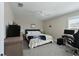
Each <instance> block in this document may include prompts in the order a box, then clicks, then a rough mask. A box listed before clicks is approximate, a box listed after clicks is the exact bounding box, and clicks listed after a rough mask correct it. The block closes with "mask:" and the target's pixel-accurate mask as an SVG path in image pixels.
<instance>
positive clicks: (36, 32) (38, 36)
mask: <svg viewBox="0 0 79 59" xmlns="http://www.w3.org/2000/svg"><path fill="white" fill-rule="evenodd" d="M25 36H26V40H27V41H28V46H29V48H34V47H37V46H40V45H43V44H46V43H49V42H53V37H52V36H50V35H47V34H43V33H41V31H40V29H26V30H25Z"/></svg>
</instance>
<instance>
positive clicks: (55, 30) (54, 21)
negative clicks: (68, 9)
mask: <svg viewBox="0 0 79 59" xmlns="http://www.w3.org/2000/svg"><path fill="white" fill-rule="evenodd" d="M74 16H79V11H76V12H72V13H69V14H65V15H63V16H60V17H56V18H51V19H50V20H46V21H44V22H43V29H44V31H45V32H46V33H48V34H51V35H52V36H53V37H54V38H55V39H57V38H59V37H61V35H62V34H63V31H64V29H66V28H68V19H69V17H74ZM49 25H52V28H49V27H48V26H49Z"/></svg>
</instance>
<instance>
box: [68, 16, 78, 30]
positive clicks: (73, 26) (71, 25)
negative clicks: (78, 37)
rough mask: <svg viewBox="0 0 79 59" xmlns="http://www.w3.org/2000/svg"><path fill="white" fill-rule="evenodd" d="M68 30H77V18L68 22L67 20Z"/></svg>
mask: <svg viewBox="0 0 79 59" xmlns="http://www.w3.org/2000/svg"><path fill="white" fill-rule="evenodd" d="M68 28H69V29H79V16H77V17H73V18H69V20H68Z"/></svg>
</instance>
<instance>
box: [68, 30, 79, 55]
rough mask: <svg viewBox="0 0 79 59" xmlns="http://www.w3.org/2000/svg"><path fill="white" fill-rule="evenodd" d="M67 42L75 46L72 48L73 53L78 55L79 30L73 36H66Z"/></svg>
mask: <svg viewBox="0 0 79 59" xmlns="http://www.w3.org/2000/svg"><path fill="white" fill-rule="evenodd" d="M67 43H68V44H69V45H71V46H72V47H75V48H77V49H76V50H74V54H76V55H78V49H79V30H78V32H77V33H75V34H74V35H73V38H70V37H68V40H67Z"/></svg>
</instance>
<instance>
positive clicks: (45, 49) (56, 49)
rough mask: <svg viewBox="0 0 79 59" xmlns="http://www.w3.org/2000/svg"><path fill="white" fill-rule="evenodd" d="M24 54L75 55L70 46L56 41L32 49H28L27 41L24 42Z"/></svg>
mask: <svg viewBox="0 0 79 59" xmlns="http://www.w3.org/2000/svg"><path fill="white" fill-rule="evenodd" d="M24 42H25V41H24ZM23 55H24V56H73V54H72V51H71V49H70V48H69V47H67V46H63V45H57V44H56V43H55V42H54V43H49V44H46V45H43V46H39V47H36V48H32V49H28V48H27V45H26V43H24V50H23Z"/></svg>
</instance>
